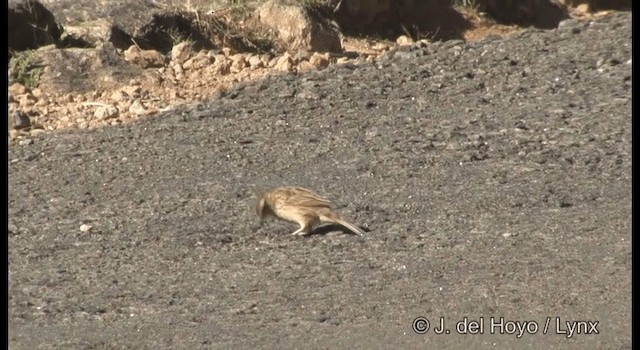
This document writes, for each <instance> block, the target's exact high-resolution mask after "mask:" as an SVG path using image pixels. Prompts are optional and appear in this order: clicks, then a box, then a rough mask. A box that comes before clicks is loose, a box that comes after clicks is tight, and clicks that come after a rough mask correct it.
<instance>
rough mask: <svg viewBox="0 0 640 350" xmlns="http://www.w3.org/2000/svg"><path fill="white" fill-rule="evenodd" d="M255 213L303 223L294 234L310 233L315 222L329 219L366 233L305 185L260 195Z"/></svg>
mask: <svg viewBox="0 0 640 350" xmlns="http://www.w3.org/2000/svg"><path fill="white" fill-rule="evenodd" d="M256 214H258V216H259V217H260V219H261V220H262V219H265V218H267V217H276V218H279V219H282V220H286V221H289V222H294V223H297V224H298V225H300V228H299V229H298V230H297V231H294V232H293V233H292V235H294V236H295V235H301V236H304V235H307V234H309V233H310V232H311V229H312V228H313V226H314V225H316V224H318V223H320V222H330V223H334V224H338V225H342V226H344V227H346V228H347V229H349V230H350V231H352V232H353V233H355V234H357V235H364V233H363V232H362V230H360V229H359V228H358V227H357V226H355V225H353V224H351V223H349V222H347V221H345V220H344V219H343V218H342V217H341V216H340V215H339V214H338V213H336V212H334V211H333V209H332V205H331V202H330V201H329V200H328V199H327V198H325V197H322V196H320V195H318V194H317V193H315V192H313V191H311V190H308V189H306V188H302V187H279V188H275V189H273V190H271V191H268V192H264V193H262V194H260V196H259V197H258V202H257V203H256Z"/></svg>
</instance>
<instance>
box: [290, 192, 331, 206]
mask: <svg viewBox="0 0 640 350" xmlns="http://www.w3.org/2000/svg"><path fill="white" fill-rule="evenodd" d="M291 198H292V200H293V201H295V203H296V204H297V205H300V206H305V207H324V208H331V201H330V200H329V199H327V198H325V197H322V196H320V195H319V194H317V193H315V192H313V191H310V190H308V189H306V188H302V187H293V188H292V189H291Z"/></svg>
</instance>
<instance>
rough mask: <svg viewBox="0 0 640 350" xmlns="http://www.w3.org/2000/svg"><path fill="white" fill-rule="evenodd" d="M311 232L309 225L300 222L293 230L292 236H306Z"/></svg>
mask: <svg viewBox="0 0 640 350" xmlns="http://www.w3.org/2000/svg"><path fill="white" fill-rule="evenodd" d="M309 232H311V225H305V224H300V228H299V229H298V230H296V231H295V232H293V233H292V234H291V235H292V236H306V235H308V234H309Z"/></svg>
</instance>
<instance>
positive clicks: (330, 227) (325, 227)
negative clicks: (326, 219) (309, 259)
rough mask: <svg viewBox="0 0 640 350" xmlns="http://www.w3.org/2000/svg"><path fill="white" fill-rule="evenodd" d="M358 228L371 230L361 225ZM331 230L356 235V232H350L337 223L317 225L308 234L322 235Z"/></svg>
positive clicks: (366, 230) (365, 230)
mask: <svg viewBox="0 0 640 350" xmlns="http://www.w3.org/2000/svg"><path fill="white" fill-rule="evenodd" d="M358 228H360V229H361V230H362V231H364V232H370V231H371V230H370V229H368V228H365V227H361V226H358ZM331 232H341V233H342V234H346V235H353V236H358V235H357V234H356V233H354V232H351V231H350V230H349V229H347V228H346V227H344V226H342V225H338V224H326V225H322V226H318V227H316V228H315V229H313V230H312V231H311V232H309V236H315V235H321V236H323V235H327V234H328V233H331Z"/></svg>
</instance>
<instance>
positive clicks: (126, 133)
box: [9, 13, 631, 349]
mask: <svg viewBox="0 0 640 350" xmlns="http://www.w3.org/2000/svg"><path fill="white" fill-rule="evenodd" d="M31 140H32V141H31V142H28V143H25V144H23V145H16V146H13V147H11V148H10V150H9V218H10V220H9V294H10V298H9V317H10V325H9V337H10V340H9V346H10V347H11V348H12V349H23V348H24V349H32V348H35V349H38V348H65V349H66V348H153V347H155V348H158V347H162V348H167V347H176V348H229V347H250V346H257V347H262V348H274V347H292V348H295V347H308V345H309V344H311V346H312V347H331V348H335V347H341V348H346V347H348V348H366V347H368V346H371V345H377V346H379V345H378V344H384V345H383V347H389V348H401V347H404V348H415V347H423V346H425V344H430V345H431V346H435V347H437V348H464V347H474V348H493V347H495V348H531V349H539V348H548V349H559V348H567V347H569V348H584V347H592V348H604V349H621V348H630V347H631V322H630V321H631V308H630V301H631V295H630V292H631V279H630V276H631V275H630V272H631V242H630V238H631V235H630V228H631V14H630V13H618V14H612V15H610V16H606V17H602V18H598V19H597V20H595V21H592V22H587V23H580V22H577V21H574V20H569V21H565V22H562V24H561V26H560V27H559V29H558V30H550V31H542V30H534V29H532V30H525V31H523V32H521V33H518V34H515V35H512V36H507V37H504V38H498V37H489V38H487V39H485V40H482V41H478V42H474V43H464V42H462V41H449V42H444V43H434V44H431V45H423V46H422V47H421V46H420V45H414V46H408V47H406V48H403V49H400V50H394V51H391V52H389V53H386V54H384V55H383V56H382V57H380V58H379V59H378V60H377V61H376V62H375V63H373V62H361V63H358V64H354V63H350V64H346V65H335V66H330V67H328V68H327V69H325V70H323V71H316V72H310V73H305V74H294V73H288V74H280V75H273V76H269V77H267V78H265V79H264V80H260V81H257V82H248V83H246V84H242V85H240V86H237V87H235V88H232V89H230V90H229V91H227V92H224V93H221V94H220V95H219V96H218V97H216V98H214V99H211V100H208V101H206V102H203V103H196V104H190V105H183V106H181V107H178V108H175V109H173V110H171V111H167V112H163V113H159V114H158V115H156V116H154V117H152V118H146V119H143V120H140V121H138V122H135V123H131V124H126V125H120V126H113V127H104V128H98V129H90V130H66V131H61V132H56V133H53V134H47V135H41V136H40V137H36V138H33V139H31ZM282 184H287V185H291V184H297V185H302V186H307V187H311V188H313V189H315V190H317V191H319V192H321V193H323V194H326V195H327V196H328V197H330V198H332V199H334V201H335V202H336V204H337V206H338V208H339V210H340V211H341V212H342V213H343V214H345V216H347V217H349V218H350V219H351V220H352V221H353V222H355V223H357V224H360V225H362V226H363V227H365V228H367V231H368V232H367V236H366V237H364V238H362V239H360V238H357V237H354V236H352V235H343V234H341V233H340V231H339V230H337V229H336V228H332V227H330V228H325V229H320V230H318V231H317V232H316V233H317V234H315V235H311V236H309V237H306V238H299V237H291V236H289V235H288V233H289V232H291V229H292V227H291V226H290V225H288V224H286V223H280V222H269V223H266V224H264V225H263V226H258V225H257V221H256V218H255V215H254V214H253V212H252V210H251V209H252V206H253V201H254V198H255V193H256V191H258V190H260V189H263V188H266V187H269V186H274V185H282ZM419 316H425V317H428V318H430V319H431V320H432V322H434V324H432V327H435V322H437V321H438V320H439V319H438V318H439V317H445V318H446V322H447V327H449V330H450V331H451V334H448V335H439V336H437V335H435V334H434V333H433V331H432V330H430V331H429V332H428V333H427V334H425V335H417V334H415V333H414V332H413V331H412V328H411V325H412V321H413V320H414V319H415V318H416V317H419ZM464 317H469V318H471V319H474V320H479V319H480V318H481V317H484V318H485V322H487V324H488V322H489V317H497V318H499V317H504V318H505V320H507V321H535V322H537V323H536V325H537V326H538V327H539V328H538V329H537V334H524V336H522V337H516V335H514V334H490V330H489V329H488V328H485V330H484V333H485V334H483V335H473V336H472V335H467V336H458V335H456V334H455V333H456V327H455V322H456V321H459V320H463V318H464ZM556 317H559V318H560V319H558V320H559V322H560V323H558V324H559V325H560V328H558V327H557V325H558V324H557V323H556ZM547 318H549V320H550V321H551V322H550V327H549V328H548V329H547V334H542V333H543V330H544V328H545V327H544V325H545V321H546V320H547ZM578 320H580V321H591V322H598V323H597V327H596V329H597V330H598V331H599V334H597V335H595V334H590V335H589V334H574V335H573V336H572V337H570V338H569V337H568V334H566V333H561V332H562V331H566V330H567V326H566V323H564V322H566V321H578ZM592 324H594V323H592ZM486 327H488V325H487V326H486ZM494 330H495V329H494ZM589 330H591V328H589ZM558 333H560V334H558Z"/></svg>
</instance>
